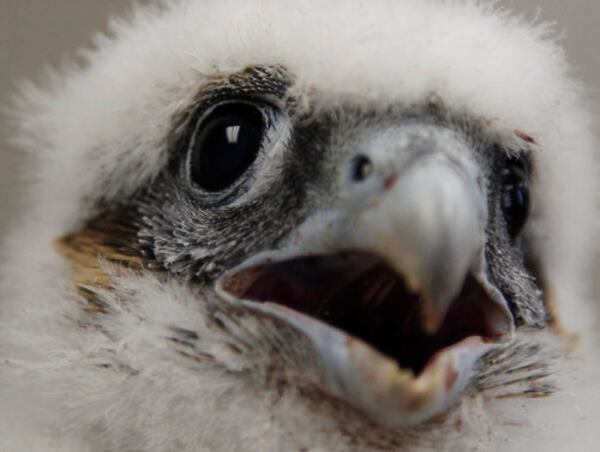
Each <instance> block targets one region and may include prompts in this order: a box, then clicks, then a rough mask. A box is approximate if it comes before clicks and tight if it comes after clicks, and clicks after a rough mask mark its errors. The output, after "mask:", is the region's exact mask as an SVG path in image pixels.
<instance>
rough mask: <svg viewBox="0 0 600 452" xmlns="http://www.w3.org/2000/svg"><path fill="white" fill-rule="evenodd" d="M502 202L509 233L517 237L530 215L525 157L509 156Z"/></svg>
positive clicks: (527, 170) (503, 181) (505, 168)
mask: <svg viewBox="0 0 600 452" xmlns="http://www.w3.org/2000/svg"><path fill="white" fill-rule="evenodd" d="M500 202H501V206H502V213H503V215H504V221H505V222H506V227H507V229H508V234H509V235H510V237H511V238H512V239H515V238H516V237H517V236H518V235H519V232H521V230H522V229H523V227H524V226H525V224H526V223H527V218H528V217H529V165H528V162H527V160H525V159H524V158H523V157H509V158H507V160H506V163H505V166H504V168H503V170H502V194H501V198H500Z"/></svg>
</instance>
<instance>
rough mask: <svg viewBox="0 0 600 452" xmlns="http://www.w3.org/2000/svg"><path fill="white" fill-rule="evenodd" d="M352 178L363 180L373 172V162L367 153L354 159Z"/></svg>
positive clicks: (357, 180) (356, 180)
mask: <svg viewBox="0 0 600 452" xmlns="http://www.w3.org/2000/svg"><path fill="white" fill-rule="evenodd" d="M351 171H352V180H353V181H355V182H362V181H364V180H365V179H367V178H368V177H369V176H370V175H371V174H372V173H373V162H371V159H370V158H369V157H367V156H366V155H362V154H361V155H357V156H356V157H354V159H353V160H352V169H351Z"/></svg>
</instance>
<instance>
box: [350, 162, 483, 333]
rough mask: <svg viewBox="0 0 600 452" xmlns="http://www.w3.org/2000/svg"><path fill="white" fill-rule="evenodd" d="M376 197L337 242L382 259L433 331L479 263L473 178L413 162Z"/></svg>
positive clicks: (478, 203)
mask: <svg viewBox="0 0 600 452" xmlns="http://www.w3.org/2000/svg"><path fill="white" fill-rule="evenodd" d="M392 177H394V179H395V180H394V183H393V184H392V186H391V187H388V190H387V192H386V193H384V195H383V196H382V197H381V199H380V200H379V202H376V203H374V205H373V206H372V207H371V208H369V209H366V210H364V211H362V212H360V213H359V214H358V215H357V217H356V218H355V220H354V221H353V222H349V223H345V225H344V227H343V230H342V231H341V236H340V238H341V240H342V242H343V243H346V244H349V245H350V247H351V248H356V249H361V250H368V251H372V252H374V253H376V254H377V255H379V256H381V257H383V258H384V259H385V260H386V261H387V262H388V263H389V264H390V265H391V266H392V267H393V268H394V269H395V270H396V271H397V272H398V273H399V274H401V275H403V276H404V278H405V280H406V282H407V284H408V286H409V288H410V289H411V290H412V291H413V292H416V293H420V294H421V295H422V297H423V310H424V311H423V321H424V327H425V328H426V330H427V331H428V332H430V333H434V332H435V331H436V330H437V328H438V327H439V325H440V323H441V322H442V320H443V318H444V316H445V314H446V313H447V311H448V308H449V306H450V303H451V302H452V300H453V299H454V298H456V296H457V295H458V293H459V292H460V290H461V288H462V286H463V284H464V281H465V278H466V276H467V274H468V272H469V271H477V269H478V268H479V267H480V266H481V265H482V256H483V246H484V227H485V222H486V216H487V215H486V209H485V199H484V198H483V194H482V193H481V190H480V188H479V187H478V185H477V181H476V179H475V177H474V175H472V174H469V171H468V169H467V168H465V167H464V166H460V165H459V164H457V163H456V162H452V161H448V160H446V159H440V158H436V159H431V158H430V159H426V160H425V161H422V162H418V163H417V164H414V165H412V167H411V168H409V169H408V170H407V171H406V172H405V173H404V174H402V175H401V176H392Z"/></svg>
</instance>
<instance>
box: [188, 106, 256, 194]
mask: <svg viewBox="0 0 600 452" xmlns="http://www.w3.org/2000/svg"><path fill="white" fill-rule="evenodd" d="M264 133H265V121H264V118H263V114H262V112H261V111H260V110H259V109H258V107H255V106H253V105H251V104H246V103H231V104H225V105H221V106H219V107H217V108H215V109H214V110H213V111H212V112H211V113H210V115H209V116H208V117H207V118H206V119H204V120H203V121H202V124H200V126H199V128H198V130H197V131H196V136H195V139H194V143H193V149H192V155H191V158H190V174H191V178H192V180H193V181H194V182H195V183H196V184H198V185H199V186H200V187H202V188H203V189H205V190H207V191H219V190H223V189H225V188H227V187H229V186H230V185H231V184H233V183H234V182H235V181H236V180H237V179H238V178H239V177H240V176H241V175H242V174H244V172H245V171H246V169H248V167H249V166H250V165H251V164H252V162H253V161H254V160H255V159H256V156H257V154H258V152H259V150H260V147H261V144H262V141H263V135H264Z"/></svg>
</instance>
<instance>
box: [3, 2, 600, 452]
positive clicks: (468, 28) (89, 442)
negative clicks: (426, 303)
mask: <svg viewBox="0 0 600 452" xmlns="http://www.w3.org/2000/svg"><path fill="white" fill-rule="evenodd" d="M86 61H87V62H86V65H85V67H84V68H71V69H68V70H66V71H64V72H63V73H61V74H60V75H56V76H54V77H53V79H52V80H50V81H49V83H48V84H47V86H45V87H44V88H43V89H38V88H35V87H28V88H27V89H26V90H24V92H23V95H22V96H21V101H20V106H19V113H18V118H19V131H18V135H17V138H18V141H19V143H20V144H21V147H22V148H23V149H24V150H26V151H27V152H28V156H29V161H30V162H31V164H30V165H31V171H32V174H33V175H34V178H35V181H34V182H33V183H32V187H31V190H30V192H29V198H28V212H27V213H26V215H25V216H24V218H23V220H22V221H21V222H20V223H18V224H17V225H16V227H15V230H14V232H13V233H12V234H11V236H10V237H9V238H8V240H7V241H6V246H7V250H8V251H7V255H8V258H7V260H6V261H5V262H4V263H3V265H2V278H3V280H2V295H1V297H0V407H1V408H0V450H7V451H9V450H10V451H21V450H23V451H25V450H49V451H50V450H51V451H54V450H57V451H58V450H60V451H65V452H66V451H90V452H96V451H100V450H144V451H162V450H165V451H166V450H181V451H183V450H202V451H203V450H206V451H226V450H311V451H312V450H314V451H317V450H332V451H334V450H349V449H352V448H356V450H368V448H369V447H372V448H373V450H378V449H377V446H376V445H373V444H372V440H371V439H369V441H371V443H369V444H366V443H362V442H361V438H360V437H358V438H354V439H352V435H351V434H350V435H348V432H344V431H342V430H341V429H340V426H339V424H338V423H337V422H334V421H333V420H332V416H329V415H328V414H327V413H325V414H323V413H318V414H316V412H315V411H313V407H312V406H311V405H310V403H306V402H305V401H304V400H303V399H305V398H306V395H305V394H303V393H302V392H298V391H294V390H293V389H292V390H286V391H283V393H282V394H278V393H277V391H276V390H274V389H273V388H271V387H268V388H267V389H264V390H261V389H260V388H261V386H260V384H258V385H257V384H256V382H255V381H251V382H249V380H248V379H247V373H248V372H250V373H251V372H252V369H254V368H255V367H256V363H255V362H253V359H258V358H257V357H256V356H253V355H251V354H249V355H244V354H242V355H238V354H236V353H233V352H231V349H230V348H229V347H228V345H231V342H232V341H231V338H230V337H228V336H227V335H223V333H222V332H221V331H215V330H214V329H212V328H211V327H210V324H209V323H210V322H209V321H208V320H207V316H209V315H208V314H207V307H206V306H205V305H203V304H202V303H198V302H194V300H198V293H197V292H196V289H194V288H193V287H192V286H189V285H187V284H185V283H184V282H181V281H179V282H177V281H175V280H172V281H168V282H164V281H162V280H161V279H157V277H156V276H154V275H153V274H150V273H148V274H144V275H139V274H134V273H125V274H118V275H115V279H116V280H117V281H118V282H117V283H116V288H117V289H118V290H116V291H108V292H105V293H103V294H102V300H103V303H106V305H107V306H109V307H110V308H111V309H113V310H114V311H115V312H116V313H117V314H116V315H114V316H112V317H110V318H108V319H106V320H105V321H103V323H102V325H101V328H98V329H96V330H94V331H86V332H85V334H84V333H83V331H84V329H85V322H86V321H87V320H86V318H85V317H82V314H81V306H80V304H79V303H78V299H77V295H75V294H73V293H71V289H70V286H69V282H70V281H71V269H70V266H69V264H68V263H67V262H66V261H65V260H64V258H63V257H62V256H60V255H59V254H58V253H56V252H55V250H54V249H53V248H52V243H53V241H54V240H56V239H57V238H60V237H63V236H65V235H66V234H68V233H71V232H75V231H78V230H79V229H80V228H82V226H83V225H84V224H85V223H86V222H87V221H88V220H90V219H92V218H93V217H95V216H96V215H98V214H101V213H102V212H103V209H105V206H107V205H108V206H111V205H116V204H118V203H120V202H122V201H123V200H126V199H128V198H130V197H132V196H134V195H135V194H136V192H137V191H138V190H139V189H140V188H141V187H143V186H145V185H147V184H149V183H150V181H152V180H154V179H155V178H157V177H158V175H159V173H160V171H161V170H162V169H163V167H164V165H165V164H166V162H167V161H168V150H169V146H168V144H169V141H168V140H169V136H170V134H171V132H172V129H173V126H174V122H175V118H177V116H178V115H179V114H180V113H181V112H182V111H184V110H186V109H188V108H189V107H190V106H191V105H193V104H194V102H195V99H196V97H197V95H198V90H199V89H200V88H201V87H202V86H203V85H204V84H206V83H207V81H209V80H212V79H214V78H215V77H218V76H226V75H228V74H230V73H234V72H237V71H240V70H243V69H244V68H246V67H248V66H257V65H274V64H275V65H278V66H282V67H284V68H286V70H287V71H289V73H291V74H293V77H294V83H293V85H292V87H291V88H290V94H289V95H290V97H292V96H294V97H297V98H298V99H299V104H300V105H302V104H303V103H305V104H306V105H310V106H311V108H314V109H315V111H319V109H327V108H328V106H329V105H332V104H339V103H349V104H352V105H358V106H362V107H364V108H367V106H373V105H375V106H382V107H383V106H386V105H394V104H402V105H419V104H422V103H425V102H429V101H431V99H436V100H437V99H439V100H441V102H442V103H443V104H444V105H445V106H446V107H447V108H449V109H450V110H452V111H453V112H457V113H458V114H464V115H468V116H469V117H476V118H480V119H481V120H482V121H483V122H485V123H486V124H487V129H486V134H487V136H489V137H491V138H490V139H493V140H495V141H497V142H500V143H502V144H503V146H505V147H506V148H507V149H509V150H514V151H517V150H519V148H520V147H522V146H524V145H525V146H528V147H531V148H532V152H533V153H534V155H535V157H534V158H535V160H536V165H535V166H536V172H535V183H536V184H535V186H534V193H533V197H534V203H533V204H534V206H535V211H534V213H533V219H534V220H533V221H532V222H531V223H530V224H529V226H528V229H527V230H526V234H527V237H529V238H531V241H532V243H533V246H534V247H535V249H536V251H537V252H538V253H539V256H540V261H541V263H542V266H543V274H544V276H545V279H546V282H547V284H548V286H549V287H551V288H552V291H553V294H554V298H555V299H556V300H557V301H556V304H557V310H558V312H559V314H558V317H559V319H560V321H561V323H562V324H563V325H564V329H565V331H568V332H574V333H579V334H580V337H581V341H580V343H579V344H578V346H577V348H576V349H575V352H574V353H573V354H572V355H569V354H568V353H566V351H565V350H566V349H567V348H568V347H567V346H566V345H565V346H564V347H563V342H566V341H567V340H566V337H562V336H560V335H557V334H554V333H548V332H540V333H536V334H535V335H533V336H532V338H531V339H530V340H532V341H539V342H540V343H542V344H553V345H549V347H550V348H551V349H552V350H557V353H559V354H560V356H559V357H558V358H557V359H552V360H551V356H550V353H548V354H547V355H544V359H546V360H548V361H550V360H551V361H552V362H551V363H550V362H549V364H550V365H551V366H552V368H553V372H555V376H554V377H553V378H554V380H553V381H554V382H555V384H556V385H557V386H558V387H559V388H560V390H559V391H558V392H557V393H556V394H555V395H553V396H551V397H549V398H543V399H518V398H517V399H514V400H512V399H511V400H491V401H488V400H483V399H482V398H480V397H470V398H467V399H464V400H463V401H462V403H461V406H460V407H459V408H458V411H459V412H460V413H461V414H462V417H461V419H462V422H463V423H464V425H463V426H462V427H461V429H460V430H461V431H460V433H459V432H457V431H454V432H452V433H451V434H448V435H446V434H444V435H442V434H441V433H440V432H438V433H436V432H435V430H434V431H430V430H428V431H427V432H426V433H422V434H419V431H418V430H416V431H412V430H409V431H408V433H406V434H403V435H404V436H402V438H404V439H403V440H402V441H400V442H399V443H397V444H396V447H397V448H398V450H406V451H410V452H412V451H417V450H427V447H429V446H428V445H427V444H424V445H423V443H422V441H423V440H425V441H427V440H430V441H431V442H432V444H433V448H434V450H444V448H448V450H457V451H458V450H485V451H488V450H515V451H519V450H527V451H530V452H533V451H538V450H539V451H566V450H578V451H593V450H596V447H597V446H596V445H597V444H600V433H599V432H598V429H597V425H598V422H599V420H600V384H599V383H598V379H597V377H596V376H597V374H596V373H597V372H598V371H599V370H600V358H599V357H598V356H597V355H598V353H597V351H596V350H597V348H596V347H598V345H600V341H599V339H598V337H597V336H598V334H597V331H598V326H600V323H599V319H600V316H599V315H598V306H597V302H596V300H594V299H593V298H592V295H591V293H590V292H589V287H588V286H587V283H588V281H589V275H590V268H591V267H592V257H593V252H592V248H593V244H594V237H595V236H597V224H596V218H597V200H596V199H595V198H597V196H596V195H597V193H598V188H599V187H598V182H597V180H598V179H597V175H598V167H597V162H596V160H597V157H596V155H595V154H596V153H597V147H596V144H595V142H594V137H593V134H592V131H591V129H592V124H591V120H590V115H589V114H588V112H587V110H586V106H585V102H584V100H585V99H584V93H583V92H582V90H581V88H580V86H579V85H578V84H577V82H575V81H573V80H572V78H571V75H570V73H571V69H570V66H569V63H568V61H567V59H566V58H565V56H564V54H563V51H562V50H561V48H560V47H559V45H558V44H557V43H556V42H555V41H554V38H553V35H552V33H551V30H550V29H549V27H548V26H547V25H545V24H531V23H529V22H526V21H523V20H521V19H518V18H514V17H512V16H510V15H509V14H508V13H505V12H502V11H499V10H498V9H496V8H495V7H493V6H486V4H482V3H481V2H477V1H470V0H464V1H426V2H423V1H417V0H403V1H374V2H361V1H345V2H342V1H330V2H318V1H304V2H287V1H247V2H241V1H177V2H169V3H168V4H167V3H165V4H161V5H159V6H155V7H145V8H140V9H137V10H136V11H135V14H133V16H132V17H131V18H130V19H128V20H126V21H115V22H114V23H113V24H112V28H111V33H110V36H108V37H107V36H102V37H98V38H97V40H96V48H95V49H94V50H92V51H89V52H87V53H86ZM116 294H118V295H116ZM173 326H176V327H177V328H182V329H187V330H190V331H195V332H196V333H197V334H198V336H200V337H202V338H203V343H202V345H201V348H202V352H203V353H209V354H212V355H215V356H218V360H219V361H220V362H221V363H222V368H216V367H202V366H201V365H198V367H194V366H190V365H182V364H181V362H180V357H179V356H178V355H176V354H174V353H173V350H172V348H171V347H170V346H169V344H167V343H166V342H165V341H164V340H163V339H164V338H165V337H166V336H168V334H169V329H170V328H171V327H173ZM234 327H235V325H234ZM244 328H245V331H247V330H252V333H251V335H252V334H254V330H253V329H257V330H268V329H269V328H273V327H272V326H270V325H267V324H263V323H261V322H259V321H256V322H254V323H252V322H250V323H249V324H248V325H245V327H244ZM273 334H274V335H276V334H277V332H274V333H273ZM555 343H556V344H558V345H554V344H555ZM106 362H110V363H112V365H115V366H116V365H119V366H123V367H124V368H128V369H134V370H135V372H139V373H140V374H141V377H140V378H132V377H131V376H125V374H120V373H118V372H111V370H110V369H107V368H104V367H102V365H103V364H105V363H106ZM244 370H245V371H246V373H244V372H241V371H244ZM267 386H268V385H267ZM353 422H354V421H353ZM349 425H350V426H351V428H356V424H355V423H351V424H349ZM375 436H377V434H375ZM414 438H419V440H416V439H414ZM352 440H354V441H356V442H354V443H353V442H352ZM385 444H388V443H385ZM393 444H395V443H393ZM387 447H391V446H389V444H388V446H387Z"/></svg>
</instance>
